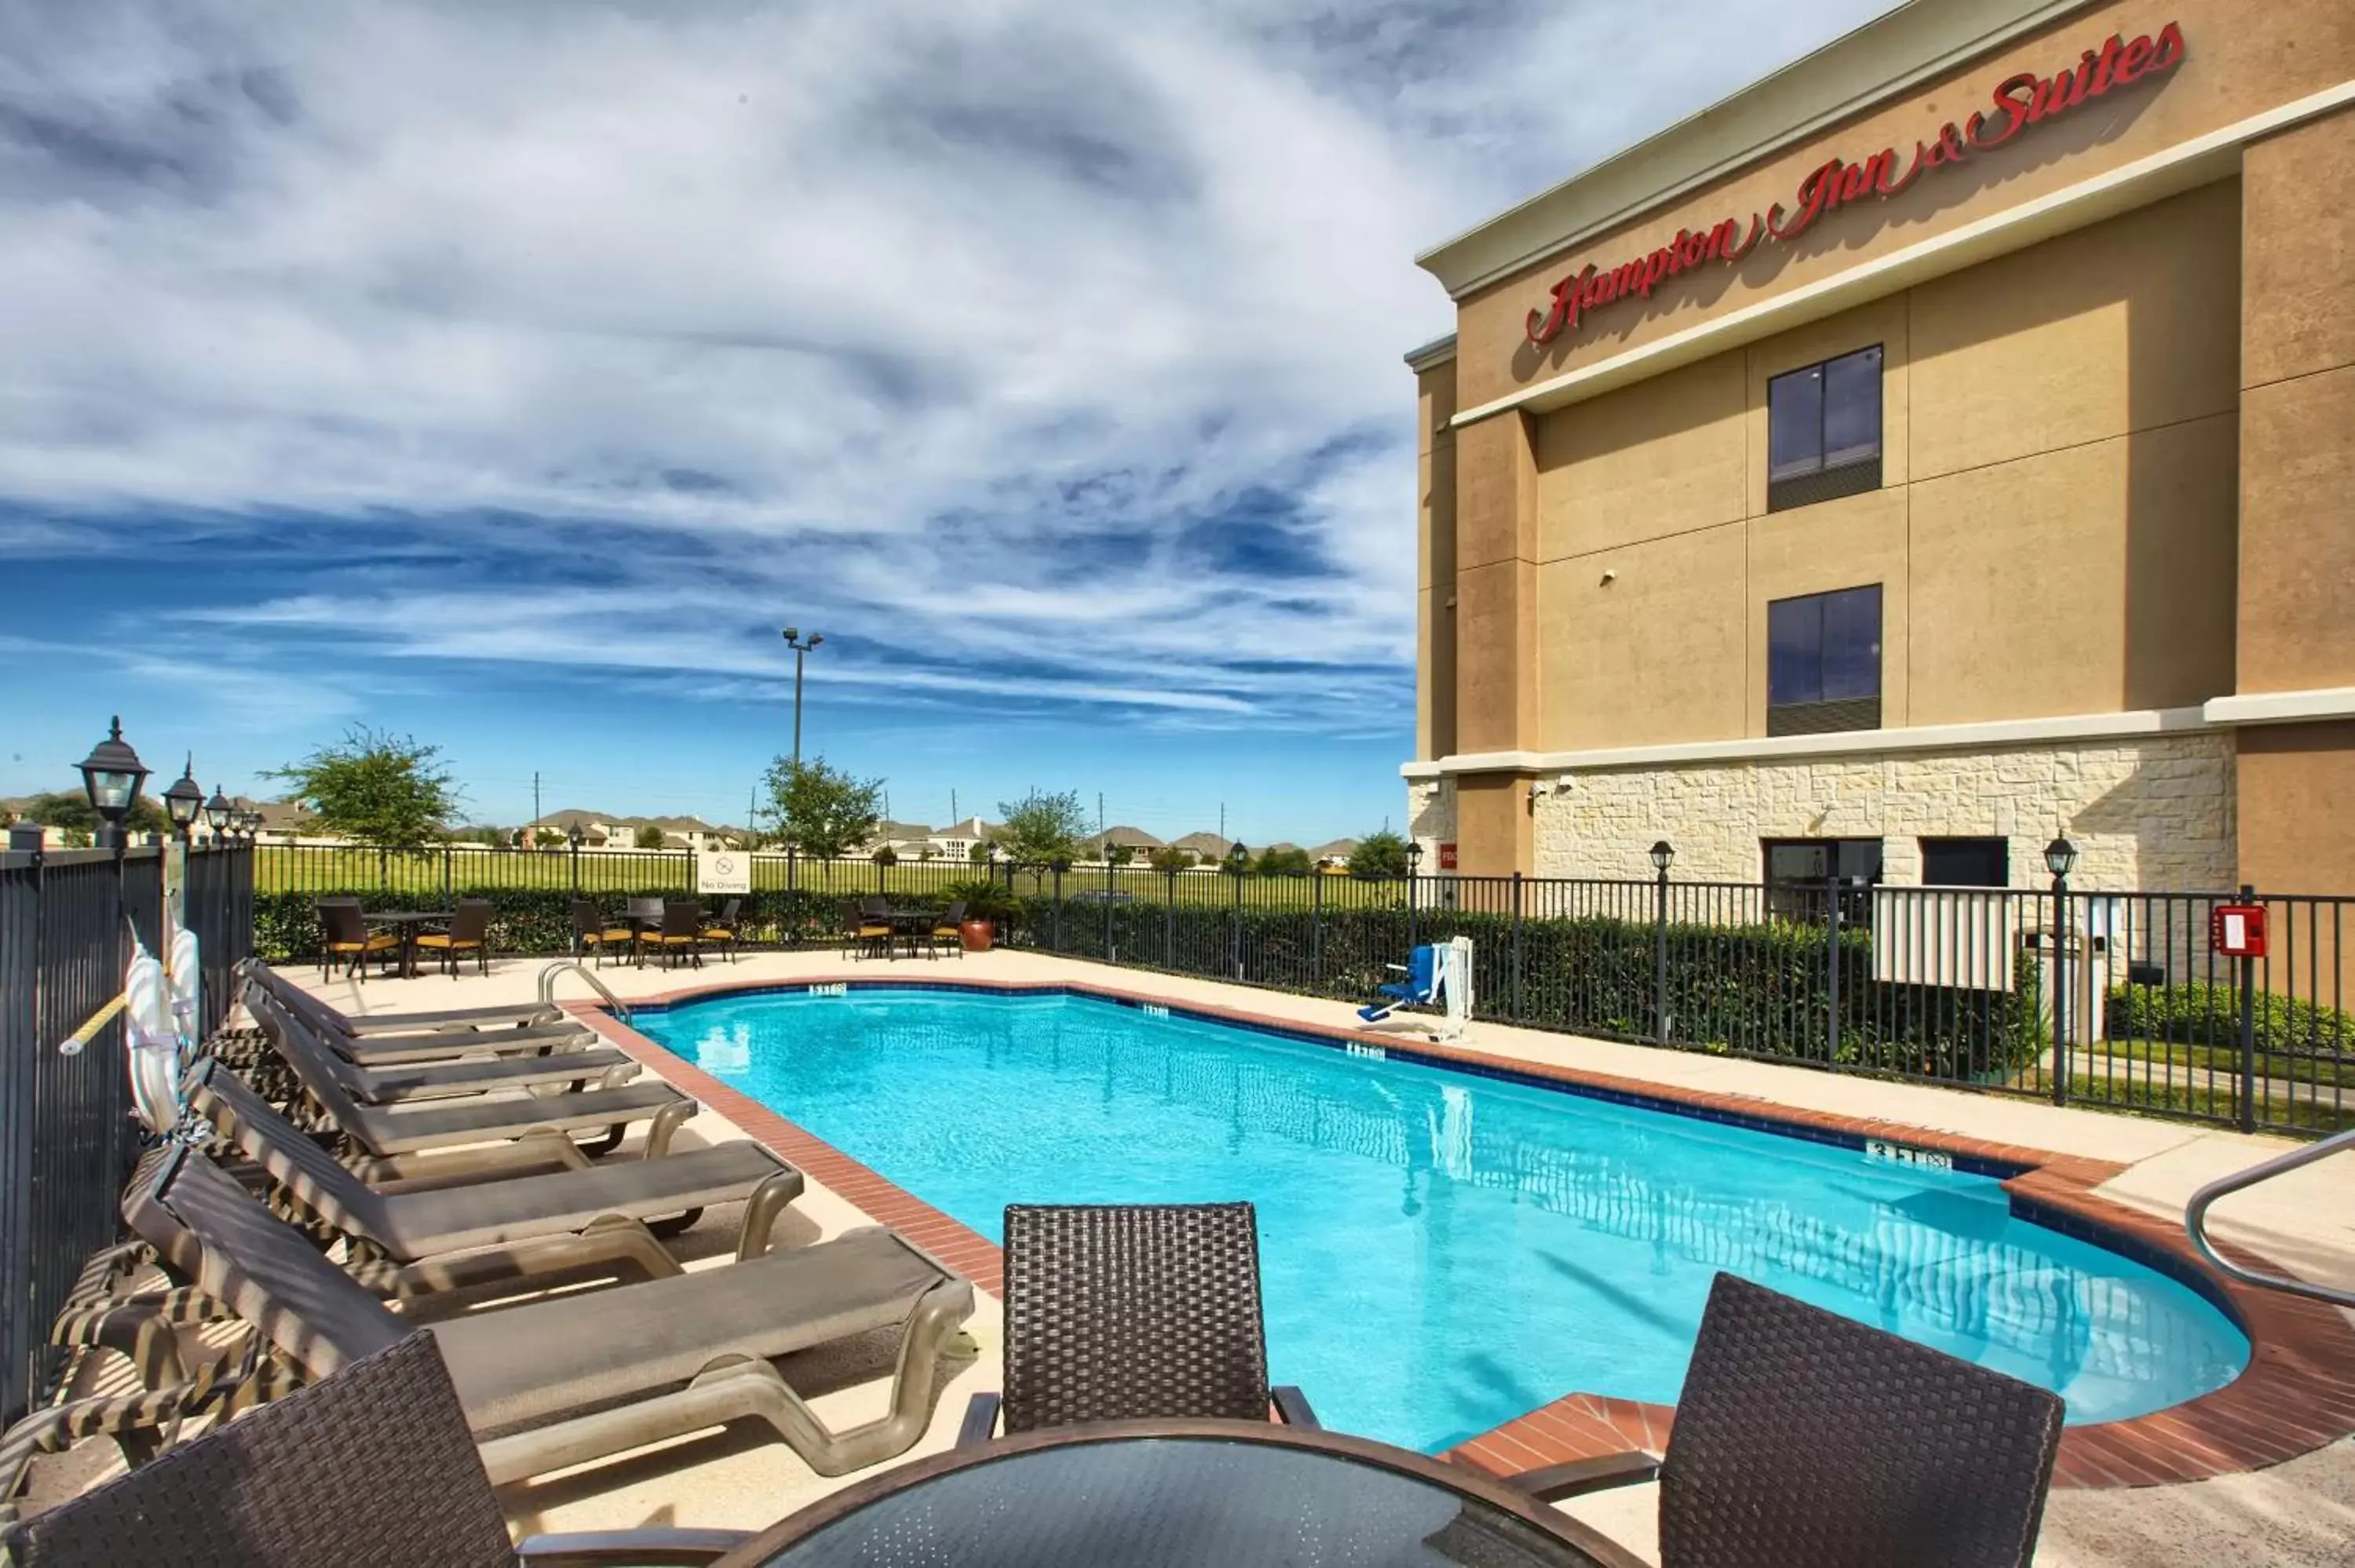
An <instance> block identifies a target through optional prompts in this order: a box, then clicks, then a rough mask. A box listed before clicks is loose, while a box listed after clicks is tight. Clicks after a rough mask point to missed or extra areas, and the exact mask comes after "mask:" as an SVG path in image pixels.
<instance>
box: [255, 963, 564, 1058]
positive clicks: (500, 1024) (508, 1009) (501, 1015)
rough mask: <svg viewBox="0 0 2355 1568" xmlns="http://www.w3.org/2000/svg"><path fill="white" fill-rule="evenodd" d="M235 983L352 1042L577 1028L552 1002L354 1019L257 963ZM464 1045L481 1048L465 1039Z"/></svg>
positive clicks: (363, 1015) (503, 1036) (378, 1014)
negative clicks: (275, 998) (255, 988)
mask: <svg viewBox="0 0 2355 1568" xmlns="http://www.w3.org/2000/svg"><path fill="white" fill-rule="evenodd" d="M236 973H237V975H238V977H239V978H240V980H245V981H247V982H249V983H251V984H256V985H260V986H261V987H263V988H264V989H266V990H268V991H272V992H275V993H276V994H278V995H280V996H282V997H283V998H285V999H286V1001H287V1002H288V1003H289V1005H292V1006H299V1007H301V1008H303V1009H304V1011H305V1012H310V1013H312V1014H314V1015H315V1016H316V1017H317V1018H319V1019H320V1020H322V1021H323V1022H325V1023H326V1024H328V1025H329V1026H330V1027H331V1028H332V1029H333V1030H334V1032H335V1033H338V1034H341V1035H345V1036H347V1037H349V1038H351V1039H354V1040H359V1039H366V1038H369V1037H371V1036H375V1035H380V1034H440V1035H443V1036H445V1037H446V1036H447V1035H449V1034H451V1033H456V1032H459V1031H466V1032H469V1033H491V1032H494V1031H496V1032H500V1039H501V1041H502V1043H510V1042H507V1041H506V1033H505V1032H506V1031H511V1030H517V1029H524V1028H530V1027H534V1026H541V1025H548V1024H556V1023H565V1024H566V1027H568V1028H570V1029H577V1028H578V1027H579V1026H578V1025H577V1024H570V1023H569V1022H567V1020H566V1017H565V1012H564V1010H563V1009H562V1008H560V1007H558V1006H557V1005H556V1004H554V1003H553V1002H536V1001H520V1002H506V1003H504V1004H501V1005H499V1006H496V1007H453V1008H437V1009H434V1010H432V1011H430V1012H369V1013H361V1014H358V1015H357V1016H356V1015H354V1014H352V1013H348V1012H341V1011H339V1010H338V1009H336V1008H334V1007H331V1006H329V1005H328V1004H327V1003H326V1002H325V1001H321V1000H320V999H319V998H317V997H314V996H313V995H312V994H311V993H310V992H309V991H304V990H303V988H302V987H300V986H297V985H294V984H293V983H292V982H290V981H288V980H286V979H285V978H284V977H283V976H282V975H280V974H279V973H278V972H277V971H276V970H274V969H272V968H271V967H270V966H269V965H268V964H265V963H263V962H262V961H261V959H246V960H245V961H244V962H243V963H241V964H240V965H239V966H238V967H237V970H236ZM466 1044H469V1045H476V1044H483V1042H480V1041H474V1040H469V1041H467V1042H466Z"/></svg>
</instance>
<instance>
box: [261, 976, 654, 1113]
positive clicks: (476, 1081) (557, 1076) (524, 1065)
mask: <svg viewBox="0 0 2355 1568" xmlns="http://www.w3.org/2000/svg"><path fill="white" fill-rule="evenodd" d="M250 1011H251V1012H253V1016H254V1018H255V1019H256V1021H257V1022H261V1025H262V1032H263V1033H265V1034H268V1035H270V1036H271V1037H272V1039H273V1040H275V1039H276V1038H277V1037H278V1034H279V1031H278V1030H277V1029H276V1028H275V1027H274V1026H273V1024H272V1020H273V1019H287V1020H290V1021H292V1022H302V1021H300V1020H297V1019H293V1015H292V1014H291V1013H288V1012H283V1011H282V1010H279V1009H277V1008H276V1007H275V1006H274V1005H273V1003H272V1002H270V1001H264V1002H261V1003H260V1004H259V1005H258V1006H254V1007H252V1008H250ZM311 1039H312V1040H313V1042H314V1044H318V1045H320V1046H321V1047H322V1054H321V1060H322V1061H323V1062H324V1063H325V1065H326V1068H327V1071H329V1072H330V1073H332V1074H334V1075H335V1077H336V1081H337V1082H338V1083H340V1084H342V1085H343V1086H344V1089H345V1091H346V1093H347V1094H349V1095H350V1096H351V1097H352V1098H353V1099H355V1100H357V1101H358V1102H359V1103H360V1104H362V1105H398V1104H405V1103H407V1102H409V1101H410V1100H425V1099H444V1098H449V1097H454V1096H459V1095H479V1094H483V1093H485V1092H487V1091H489V1090H492V1089H525V1088H533V1087H537V1086H543V1085H548V1084H566V1085H570V1086H572V1087H574V1088H586V1087H588V1086H590V1085H591V1084H595V1085H598V1086H604V1087H611V1086H613V1085H616V1084H622V1083H626V1082H628V1081H629V1080H630V1079H632V1078H634V1077H636V1076H637V1075H638V1074H639V1072H640V1071H641V1070H642V1069H641V1067H640V1065H639V1064H638V1062H637V1061H636V1059H635V1058H634V1057H632V1056H630V1055H629V1054H626V1053H624V1052H622V1051H617V1050H615V1049H614V1048H613V1046H611V1045H605V1044H597V1045H585V1046H582V1047H581V1049H579V1050H568V1051H559V1052H551V1053H549V1054H529V1053H526V1054H515V1055H504V1056H501V1055H488V1054H483V1055H466V1056H452V1057H446V1058H442V1059H439V1060H435V1061H430V1062H397V1063H392V1064H389V1065H380V1066H365V1067H364V1066H361V1065H358V1064H357V1063H356V1062H353V1061H352V1060H351V1059H350V1058H349V1057H347V1056H346V1055H344V1054H342V1053H340V1052H338V1051H336V1049H335V1048H334V1047H333V1046H331V1045H328V1044H327V1042H326V1041H325V1039H323V1038H321V1037H320V1035H319V1033H318V1032H317V1031H315V1030H313V1031H311Z"/></svg>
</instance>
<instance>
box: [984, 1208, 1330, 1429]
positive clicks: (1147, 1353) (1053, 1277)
mask: <svg viewBox="0 0 2355 1568" xmlns="http://www.w3.org/2000/svg"><path fill="white" fill-rule="evenodd" d="M1005 1299H1006V1393H1005V1394H1004V1396H1003V1399H1002V1401H1001V1398H1000V1396H999V1395H997V1394H990V1393H979V1394H975V1395H974V1397H973V1402H972V1404H970V1405H969V1406H968V1407H967V1409H966V1411H965V1417H964V1426H963V1428H962V1429H961V1430H960V1431H959V1433H958V1435H957V1442H958V1444H959V1446H964V1445H965V1444H970V1443H981V1442H986V1441H987V1440H988V1438H989V1437H990V1436H991V1434H992V1433H993V1432H994V1431H995V1430H996V1425H997V1420H998V1415H999V1412H1000V1407H1001V1403H1002V1405H1003V1410H1004V1414H1005V1420H1006V1430H1007V1432H1009V1433H1012V1432H1031V1431H1036V1430H1038V1429H1039V1428H1040V1427H1045V1426H1068V1425H1073V1424H1075V1423H1078V1422H1082V1421H1129V1420H1150V1419H1163V1418H1167V1419H1179V1418H1186V1417H1208V1418H1213V1419H1227V1420H1235V1421H1264V1420H1266V1419H1267V1414H1268V1405H1269V1404H1270V1402H1271V1401H1273V1404H1274V1405H1275V1407H1276V1411H1277V1413H1278V1414H1280V1415H1281V1416H1282V1418H1283V1419H1284V1422H1285V1423H1286V1424H1288V1425H1294V1426H1314V1425H1316V1414H1315V1412H1313V1411H1311V1410H1310V1409H1309V1407H1308V1400H1307V1398H1306V1396H1305V1395H1304V1394H1303V1393H1301V1392H1300V1391H1299V1390H1298V1389H1296V1388H1289V1387H1284V1388H1270V1387H1269V1386H1268V1382H1267V1342H1266V1337H1265V1330H1264V1328H1263V1323H1262V1319H1261V1316H1260V1298H1259V1232H1258V1227H1257V1221H1256V1217H1255V1215H1254V1213H1253V1211H1252V1206H1251V1205H1250V1204H1249V1203H1166V1204H1135V1205H1125V1204H1123V1205H1103V1206H1099V1205H1092V1204H1083V1205H1069V1206H1063V1205H1045V1204H1032V1203H1009V1204H1007V1209H1006V1297H1005Z"/></svg>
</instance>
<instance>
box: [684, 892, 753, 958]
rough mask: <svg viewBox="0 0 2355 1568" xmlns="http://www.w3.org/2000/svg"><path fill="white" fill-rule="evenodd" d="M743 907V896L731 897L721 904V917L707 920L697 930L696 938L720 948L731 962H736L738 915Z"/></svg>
mask: <svg viewBox="0 0 2355 1568" xmlns="http://www.w3.org/2000/svg"><path fill="white" fill-rule="evenodd" d="M743 909H744V901H743V900H742V899H741V898H731V899H730V900H729V901H728V902H727V903H725V904H723V905H721V906H719V918H718V919H716V920H710V921H707V922H706V923H705V924H704V926H703V928H702V929H701V930H698V932H696V934H695V939H696V940H697V941H698V942H699V943H701V944H703V945H704V946H707V947H716V948H719V950H720V951H721V952H723V953H725V954H727V955H728V961H729V962H730V963H731V964H732V963H734V962H735V961H736V937H737V927H736V917H737V916H739V915H741V913H742V912H743Z"/></svg>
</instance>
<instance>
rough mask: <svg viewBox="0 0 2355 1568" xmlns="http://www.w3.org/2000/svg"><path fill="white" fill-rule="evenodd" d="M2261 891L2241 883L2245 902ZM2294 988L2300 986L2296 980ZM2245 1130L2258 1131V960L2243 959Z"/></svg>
mask: <svg viewBox="0 0 2355 1568" xmlns="http://www.w3.org/2000/svg"><path fill="white" fill-rule="evenodd" d="M2256 901H2257V890H2256V889H2255V888H2254V887H2253V886H2251V885H2249V884H2247V883H2245V882H2244V883H2243V884H2241V902H2242V903H2243V904H2254V903H2255V902H2256ZM2290 989H2291V990H2292V991H2296V989H2297V987H2296V980H2295V979H2293V980H2292V981H2291V986H2290ZM2241 1130H2242V1131H2243V1132H2254V1131H2256V1130H2257V960H2256V959H2253V958H2247V957H2243V959H2241Z"/></svg>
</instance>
